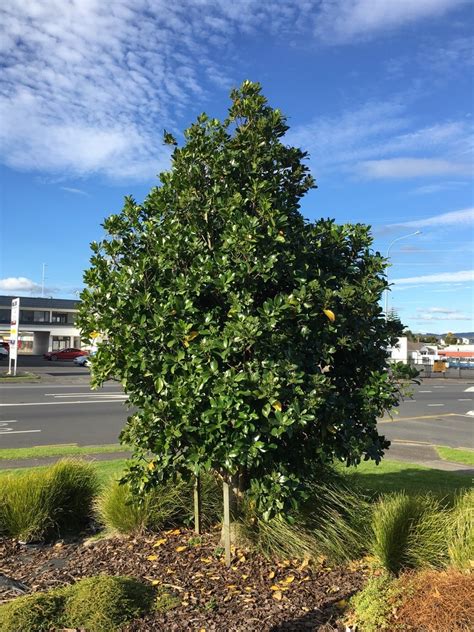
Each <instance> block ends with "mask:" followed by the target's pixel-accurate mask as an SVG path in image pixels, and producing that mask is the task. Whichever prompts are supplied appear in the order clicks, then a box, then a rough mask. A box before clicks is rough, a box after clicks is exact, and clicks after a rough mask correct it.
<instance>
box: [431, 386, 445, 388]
mask: <svg viewBox="0 0 474 632" xmlns="http://www.w3.org/2000/svg"><path fill="white" fill-rule="evenodd" d="M433 388H444V386H433Z"/></svg>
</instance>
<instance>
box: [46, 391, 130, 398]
mask: <svg viewBox="0 0 474 632" xmlns="http://www.w3.org/2000/svg"><path fill="white" fill-rule="evenodd" d="M44 396H45V397H126V395H125V393H102V392H101V393H45V394H44Z"/></svg>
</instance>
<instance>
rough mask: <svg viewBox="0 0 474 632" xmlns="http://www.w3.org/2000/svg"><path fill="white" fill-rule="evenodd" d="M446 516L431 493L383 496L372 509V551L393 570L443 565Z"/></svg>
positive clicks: (385, 565) (444, 560)
mask: <svg viewBox="0 0 474 632" xmlns="http://www.w3.org/2000/svg"><path fill="white" fill-rule="evenodd" d="M447 516H448V514H447V512H446V511H445V510H443V508H442V506H441V504H440V503H439V501H437V500H436V499H435V498H434V497H433V496H431V495H426V496H407V495H406V494H405V493H403V492H402V493H398V494H393V495H392V496H386V497H382V498H381V499H380V500H379V502H378V503H377V504H376V505H375V506H374V509H373V519H372V530H373V540H372V552H373V554H374V555H375V557H376V558H377V559H378V561H379V562H380V563H381V564H382V566H383V567H384V568H385V569H387V570H388V571H390V572H392V573H398V572H399V571H400V570H401V569H402V568H419V567H423V566H442V565H443V564H444V563H445V562H446V560H447V541H446V525H447Z"/></svg>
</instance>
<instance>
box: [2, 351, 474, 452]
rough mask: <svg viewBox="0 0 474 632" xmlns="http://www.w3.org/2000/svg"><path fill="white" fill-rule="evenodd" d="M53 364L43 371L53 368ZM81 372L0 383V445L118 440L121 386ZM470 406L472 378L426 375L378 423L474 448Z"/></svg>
mask: <svg viewBox="0 0 474 632" xmlns="http://www.w3.org/2000/svg"><path fill="white" fill-rule="evenodd" d="M49 366H51V365H50V364H49V363H48V366H47V367H45V370H47V371H49V370H50V369H49ZM61 368H63V370H64V373H68V372H70V371H76V372H77V368H75V367H73V366H71V364H69V365H66V366H65V367H60V366H57V365H55V366H54V372H57V370H58V369H61ZM80 375H82V376H83V377H82V378H81V379H80V380H79V381H80V382H81V383H80V384H61V383H60V382H55V383H51V384H31V385H26V384H11V385H10V384H9V385H0V448H1V447H11V448H14V447H27V446H35V445H50V444H58V443H78V444H79V445H91V444H102V443H115V442H116V441H117V439H118V435H119V433H120V430H121V429H122V428H123V425H124V424H125V420H126V418H127V414H128V413H127V410H126V408H125V406H124V404H123V402H124V400H125V396H124V395H123V393H122V391H121V389H120V386H119V385H118V384H116V383H114V382H110V383H108V384H107V385H106V386H105V387H104V388H103V389H101V390H99V391H91V390H90V389H89V386H88V385H87V383H86V382H85V380H84V376H85V374H84V373H83V372H81V374H80ZM57 379H60V378H57ZM83 382H84V383H83ZM471 410H474V379H473V380H472V381H466V380H463V381H452V380H425V382H424V383H423V384H422V385H421V386H420V387H417V388H416V389H415V393H414V396H413V398H412V399H409V400H406V401H404V402H402V403H401V405H400V406H399V408H398V415H394V416H393V419H394V421H391V420H390V419H389V418H388V417H386V418H384V420H381V422H380V426H379V428H380V432H381V433H382V434H385V435H386V436H387V437H388V438H389V439H390V440H392V441H395V442H400V441H410V442H425V443H430V444H435V445H446V446H451V447H468V448H473V447H474V431H473V425H474V416H470V415H469V414H468V412H469V411H471Z"/></svg>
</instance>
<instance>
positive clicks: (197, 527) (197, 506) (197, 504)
mask: <svg viewBox="0 0 474 632" xmlns="http://www.w3.org/2000/svg"><path fill="white" fill-rule="evenodd" d="M201 512H202V500H201V477H200V476H199V474H198V475H197V476H196V478H195V479H194V532H195V533H197V534H198V535H199V534H200V533H201V527H202V515H201Z"/></svg>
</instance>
